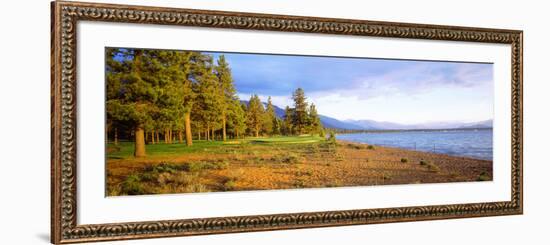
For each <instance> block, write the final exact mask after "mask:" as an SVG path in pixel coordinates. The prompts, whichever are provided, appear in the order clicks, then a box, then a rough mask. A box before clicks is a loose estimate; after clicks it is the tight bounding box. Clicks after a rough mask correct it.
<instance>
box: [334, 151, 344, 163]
mask: <svg viewBox="0 0 550 245" xmlns="http://www.w3.org/2000/svg"><path fill="white" fill-rule="evenodd" d="M334 157H335V158H336V161H339V162H341V161H344V155H343V154H342V153H338V152H337V153H335V154H334Z"/></svg>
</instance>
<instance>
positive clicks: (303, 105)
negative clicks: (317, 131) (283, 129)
mask: <svg viewBox="0 0 550 245" xmlns="http://www.w3.org/2000/svg"><path fill="white" fill-rule="evenodd" d="M306 99H307V98H306V96H305V93H304V90H303V89H302V88H298V89H296V91H294V93H293V94H292V100H294V117H293V125H294V127H295V128H296V133H297V134H303V133H304V132H305V129H306V127H307V121H308V113H307V109H308V108H307V101H306Z"/></svg>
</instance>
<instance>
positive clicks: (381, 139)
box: [336, 129, 493, 160]
mask: <svg viewBox="0 0 550 245" xmlns="http://www.w3.org/2000/svg"><path fill="white" fill-rule="evenodd" d="M336 139H339V140H346V141H353V142H358V143H367V144H372V145H380V146H390V147H397V148H403V149H409V150H417V151H425V152H435V153H443V154H448V155H453V156H464V157H471V158H477V159H486V160H493V130H492V129H478V130H447V131H399V132H369V133H357V134H338V135H336Z"/></svg>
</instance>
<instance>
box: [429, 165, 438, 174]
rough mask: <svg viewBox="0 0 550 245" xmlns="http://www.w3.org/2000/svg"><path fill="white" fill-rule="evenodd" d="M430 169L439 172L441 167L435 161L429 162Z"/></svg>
mask: <svg viewBox="0 0 550 245" xmlns="http://www.w3.org/2000/svg"><path fill="white" fill-rule="evenodd" d="M428 170H430V171H432V172H435V173H436V172H439V167H438V166H437V165H435V164H433V163H428Z"/></svg>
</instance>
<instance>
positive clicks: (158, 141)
mask: <svg viewBox="0 0 550 245" xmlns="http://www.w3.org/2000/svg"><path fill="white" fill-rule="evenodd" d="M155 134H156V135H157V144H160V134H159V131H158V130H156V129H155Z"/></svg>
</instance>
